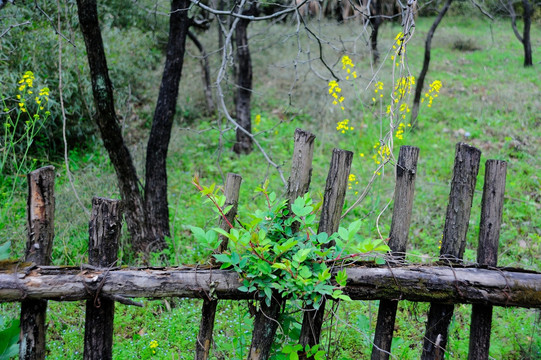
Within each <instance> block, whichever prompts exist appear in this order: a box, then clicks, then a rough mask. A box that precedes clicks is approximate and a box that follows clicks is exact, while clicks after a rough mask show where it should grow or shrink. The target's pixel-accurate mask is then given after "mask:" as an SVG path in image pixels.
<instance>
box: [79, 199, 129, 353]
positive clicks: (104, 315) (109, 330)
mask: <svg viewBox="0 0 541 360" xmlns="http://www.w3.org/2000/svg"><path fill="white" fill-rule="evenodd" d="M121 221H122V214H121V209H120V200H110V199H105V198H100V197H94V198H93V199H92V217H91V219H90V223H89V231H88V232H89V242H88V263H89V264H90V265H93V266H96V267H100V268H103V273H102V275H101V276H104V277H107V268H109V267H113V266H114V264H115V263H116V261H117V256H118V240H119V237H120V232H121V227H122V222H121ZM99 291H100V289H99V288H98V289H96V294H95V298H94V299H91V300H87V301H86V319H85V336H84V353H83V358H84V359H85V360H89V359H92V360H98V359H100V360H107V359H112V357H113V354H112V349H113V320H114V314H115V303H114V301H113V300H111V299H107V298H104V297H101V296H100V295H99Z"/></svg>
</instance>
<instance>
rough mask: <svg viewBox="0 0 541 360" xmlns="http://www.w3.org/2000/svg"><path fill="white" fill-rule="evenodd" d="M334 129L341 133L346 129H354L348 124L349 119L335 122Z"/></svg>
mask: <svg viewBox="0 0 541 360" xmlns="http://www.w3.org/2000/svg"><path fill="white" fill-rule="evenodd" d="M336 130H337V131H340V132H341V133H342V134H345V133H346V131H351V130H354V127H353V126H349V119H344V120H342V121H339V122H337V123H336Z"/></svg>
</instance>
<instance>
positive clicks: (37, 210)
mask: <svg viewBox="0 0 541 360" xmlns="http://www.w3.org/2000/svg"><path fill="white" fill-rule="evenodd" d="M54 175H55V172H54V167H53V166H46V167H43V168H41V169H38V170H36V171H33V172H31V173H30V174H28V177H27V178H28V203H27V216H28V220H27V222H28V238H27V242H26V254H25V259H26V261H29V262H33V263H35V264H37V265H49V264H50V262H51V251H52V247H53V238H54V209H55V201H54V200H55V199H54ZM46 314H47V300H25V301H22V303H21V334H20V347H19V357H20V359H26V360H29V359H44V358H45V317H46Z"/></svg>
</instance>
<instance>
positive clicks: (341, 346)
mask: <svg viewBox="0 0 541 360" xmlns="http://www.w3.org/2000/svg"><path fill="white" fill-rule="evenodd" d="M432 21H433V19H430V18H420V19H418V23H417V27H416V31H415V35H414V37H413V39H412V40H411V42H410V43H409V48H408V65H409V69H410V71H411V72H412V74H413V75H417V74H418V72H419V71H420V68H421V61H422V56H423V46H422V45H423V42H424V37H425V35H426V33H427V30H428V28H429V26H430V25H431V23H432ZM311 26H312V28H313V30H314V33H315V34H317V35H318V36H320V37H321V40H322V50H323V57H324V59H325V60H326V62H327V63H328V64H329V66H330V67H332V69H333V71H334V72H335V73H336V74H338V75H339V76H344V73H343V72H342V65H341V63H340V61H339V60H340V58H341V56H342V55H343V54H348V55H349V56H350V57H351V59H352V60H353V62H354V63H355V64H356V67H355V69H356V71H357V72H358V75H359V78H358V79H357V80H356V81H345V80H343V81H341V82H340V86H341V87H342V88H343V93H344V96H345V97H346V101H345V105H346V106H345V110H344V111H341V110H340V109H338V108H337V107H336V106H333V105H332V104H331V99H330V97H329V96H328V85H327V84H328V81H329V80H330V74H329V73H328V72H326V70H325V67H324V66H323V65H322V64H321V62H319V61H318V60H317V58H318V57H319V55H320V54H319V47H318V44H317V43H316V42H315V41H314V37H313V36H312V35H307V34H306V33H305V32H301V33H299V34H296V33H294V32H293V30H292V26H291V24H277V25H274V26H273V27H272V31H270V30H269V29H271V28H269V27H267V25H265V24H253V25H251V39H250V45H251V49H252V55H253V58H254V82H255V93H254V99H253V101H254V112H253V113H254V128H255V129H254V130H255V132H259V135H258V136H257V139H258V140H259V141H260V142H261V144H262V146H263V147H264V148H265V149H266V151H267V152H268V154H269V155H270V156H271V157H272V158H273V160H274V161H275V162H276V163H277V164H280V165H281V166H282V170H283V171H284V173H285V176H286V178H287V175H288V172H289V162H290V157H291V152H292V145H293V142H292V135H293V132H294V129H295V128H296V127H302V128H304V129H307V130H310V131H312V132H313V133H314V134H316V136H317V139H316V146H315V155H314V170H313V180H312V187H311V189H312V190H311V191H312V192H313V193H314V197H318V196H320V195H318V194H321V193H322V192H323V189H324V183H325V177H326V174H327V167H328V164H329V161H330V154H331V151H332V148H334V147H340V148H344V149H348V150H352V151H354V153H355V158H354V162H353V168H352V173H353V174H354V175H355V176H356V181H353V182H352V183H351V189H350V190H349V191H348V194H347V199H346V202H347V204H346V206H347V205H350V204H352V203H353V202H354V201H355V200H356V198H357V197H358V196H359V194H360V193H361V192H362V191H363V189H364V188H365V186H366V185H367V183H368V182H369V179H370V178H371V176H372V174H373V171H374V170H375V166H376V165H375V163H374V161H373V159H372V158H371V156H372V154H373V153H374V148H373V145H374V143H375V142H377V141H378V139H379V138H380V137H381V134H382V132H383V131H384V130H385V129H387V128H388V124H387V121H386V120H383V117H382V116H381V112H383V113H384V112H385V111H384V107H383V108H380V107H379V106H373V105H372V100H371V98H372V97H373V96H374V91H373V82H374V81H382V82H383V83H384V94H385V98H384V100H385V99H387V97H388V96H389V91H390V90H389V89H390V87H391V84H392V82H393V81H392V77H391V73H392V71H391V69H392V64H391V62H390V60H389V58H388V57H387V58H386V60H385V61H384V62H383V65H382V67H381V69H379V71H378V68H377V67H375V66H374V65H373V64H371V63H370V55H369V53H368V52H367V50H366V47H365V43H366V41H367V34H365V33H362V32H361V36H359V30H360V25H358V24H357V25H352V24H349V25H347V26H337V25H336V24H334V23H326V22H325V23H317V22H312V23H311ZM399 31H400V28H399V27H398V25H396V24H394V25H393V24H387V25H385V26H384V27H383V28H382V33H381V37H380V39H381V41H380V49H381V51H382V58H385V57H386V56H388V55H389V54H388V53H387V50H388V49H390V48H391V45H392V41H393V39H394V37H395V36H396V34H397V33H398V32H399ZM269 33H271V34H272V36H269ZM211 36H212V37H211ZM532 39H533V40H532V41H533V44H532V45H533V48H534V60H535V59H536V58H539V57H540V56H541V55H540V54H539V49H541V28H540V27H539V26H534V27H533V28H532ZM202 40H203V42H204V43H205V44H207V46H208V47H209V48H208V49H207V51H209V50H210V49H212V47H211V44H212V43H213V41H214V32H213V33H212V34H211V35H207V36H204V37H203V38H202ZM299 44H300V45H301V48H300V50H299ZM189 51H190V54H197V51H196V49H195V48H194V47H193V46H191V44H189ZM217 57H218V56H217V55H215V56H214V57H213V58H212V60H213V69H216V63H217ZM269 59H271V60H269ZM275 59H278V60H275ZM522 61H523V58H522V48H521V46H520V43H519V42H518V41H517V40H516V38H515V37H514V35H513V33H512V31H511V28H510V24H509V23H508V22H504V21H496V22H494V23H491V22H489V21H487V20H485V19H483V18H475V17H468V18H462V17H461V18H448V19H445V20H444V21H443V22H442V24H441V25H440V27H439V28H438V30H437V33H436V36H435V38H434V41H433V51H432V62H431V68H430V72H429V74H428V78H427V82H428V83H430V82H432V81H433V80H436V79H438V80H441V81H442V83H443V88H442V90H441V93H440V96H439V97H438V98H437V99H436V100H435V101H434V104H433V107H432V108H427V107H426V106H425V107H423V108H422V109H421V115H420V117H419V120H418V122H417V123H416V127H415V130H414V131H412V130H409V128H407V129H406V133H405V136H404V139H402V140H399V139H395V149H394V152H395V155H397V154H398V147H399V145H403V144H408V145H414V146H418V147H419V148H420V149H421V151H420V158H419V164H418V174H417V182H416V198H415V203H414V214H413V220H412V221H413V223H412V227H411V232H410V247H409V248H408V253H409V259H410V260H411V261H414V262H428V261H431V260H433V259H434V258H435V257H437V256H438V254H439V251H438V241H439V240H440V239H441V233H442V229H443V222H444V218H445V211H446V205H447V197H448V194H449V182H450V179H451V176H452V164H453V160H454V147H455V144H456V143H457V142H459V141H464V142H468V143H470V144H472V145H474V146H476V147H478V148H479V149H480V150H482V152H483V155H482V165H481V169H480V172H479V174H480V175H479V177H478V182H477V190H478V191H477V193H476V196H475V198H474V205H473V208H472V216H471V221H470V229H469V232H468V239H467V249H466V253H465V259H466V260H468V261H472V262H473V261H475V259H476V244H477V237H478V232H479V227H478V223H479V209H480V201H481V191H482V184H483V174H484V162H485V160H486V159H492V158H496V159H502V160H505V161H507V163H508V173H507V182H506V198H505V205H504V206H505V207H504V215H503V224H502V232H501V237H500V249H499V254H500V255H499V264H500V265H504V266H516V267H523V268H528V269H533V270H537V271H541V219H540V218H539V216H538V212H539V210H540V209H541V193H540V191H539V189H540V187H541V186H540V181H541V180H540V178H539V177H540V174H541V160H540V158H539V156H538V154H539V152H540V151H541V140H540V139H541V130H540V124H541V117H540V115H539V109H541V96H540V95H541V94H540V88H541V77H540V76H539V72H538V71H539V70H538V67H539V65H537V66H535V67H534V68H530V69H525V68H523V67H522ZM112 66H114V64H113V65H112ZM154 75H156V76H154V77H153V76H149V78H154V80H153V81H154V82H152V81H149V83H148V84H147V86H148V88H147V89H146V91H147V95H148V97H149V98H151V97H152V96H151V95H152V94H154V93H155V92H156V91H157V84H158V82H159V75H157V74H154ZM318 75H321V76H322V77H323V79H321V78H320V77H318ZM147 76H148V75H147ZM183 76H184V77H183V81H182V85H181V86H182V88H181V99H180V101H179V113H181V114H182V116H181V117H179V119H178V121H177V123H176V125H175V127H174V130H173V135H172V140H171V146H170V156H169V158H168V165H169V169H168V171H169V185H170V196H169V200H170V209H171V212H170V213H171V223H172V229H173V234H172V237H171V251H170V253H169V258H170V261H171V263H196V262H204V261H205V259H203V258H202V257H201V254H203V253H204V249H202V248H201V247H200V246H198V245H197V244H196V243H194V241H193V239H192V238H191V236H190V233H189V231H188V230H187V226H188V225H198V226H204V225H212V224H214V223H215V219H213V218H212V216H213V215H212V212H211V211H210V209H209V208H208V205H207V204H203V202H202V200H201V198H200V196H199V195H198V194H197V193H196V191H195V189H194V188H193V186H192V185H191V184H190V179H191V177H192V176H193V174H194V173H198V174H199V176H200V178H201V179H202V182H203V183H206V184H210V183H212V182H217V183H221V182H222V178H223V174H225V173H227V172H229V171H232V172H236V173H239V174H241V175H242V176H243V178H244V182H243V187H242V193H241V204H242V207H243V209H242V210H241V214H242V213H243V212H244V213H247V212H249V211H252V210H253V208H254V207H256V206H257V204H258V202H259V200H260V199H258V198H257V197H254V195H253V189H254V188H255V187H256V186H257V185H258V184H261V183H263V182H264V181H265V180H266V179H267V178H268V179H269V180H270V183H271V185H270V186H271V188H273V189H275V190H276V191H277V192H281V191H282V189H283V185H282V183H281V181H280V178H279V176H278V174H277V172H276V171H275V170H274V169H273V168H272V167H269V166H268V165H267V163H266V162H265V160H264V158H263V156H262V154H261V153H259V152H257V151H255V152H254V153H252V154H250V155H249V156H246V157H241V158H238V157H236V156H234V155H233V154H232V153H231V152H230V149H231V147H232V144H233V141H234V132H233V131H232V130H231V129H227V127H228V125H227V124H225V123H223V122H220V121H217V119H215V118H208V117H205V116H204V111H203V110H202V109H203V106H204V101H203V99H202V94H201V93H200V91H199V89H198V87H197V86H196V87H194V86H193V84H199V83H200V76H199V70H198V61H197V59H196V58H193V57H189V58H188V59H187V64H186V70H185V71H184V74H183ZM292 79H295V81H292ZM225 91H226V94H227V93H229V92H230V91H231V85H230V84H229V83H227V84H226V86H225ZM382 105H384V104H383V103H382ZM149 108H151V106H150V107H149ZM141 109H142V110H141V111H142V114H141V115H140V121H141V123H138V124H137V126H135V125H134V126H132V127H131V128H130V129H128V130H129V131H130V133H131V132H136V133H141V129H143V130H145V127H144V124H142V122H144V121H145V119H148V116H149V115H148V113H149V112H150V109H146V110H145V108H144V107H142V108H141ZM382 109H383V111H381V110H382ZM256 115H260V117H256ZM256 118H257V119H260V121H259V122H258V121H257V120H256ZM345 118H348V119H350V125H351V126H353V127H354V130H353V131H348V132H346V133H344V134H342V133H341V132H338V131H336V126H337V122H339V121H342V120H344V119H345ZM382 129H383V130H382ZM137 139H144V135H139V136H133V140H132V144H131V147H132V149H133V151H134V154H136V155H135V160H136V162H137V164H139V166H141V164H143V163H144V162H143V161H142V159H143V157H142V153H143V152H142V149H143V148H144V142H142V141H139V140H137ZM220 144H223V145H222V146H220ZM361 154H363V155H364V156H361ZM71 161H72V170H73V171H74V174H75V186H76V188H77V191H78V192H79V196H80V197H81V198H82V199H83V201H84V203H85V205H86V206H88V204H89V202H90V198H91V197H92V196H94V195H99V196H110V197H116V196H118V193H117V191H116V188H115V180H114V174H113V171H112V168H111V167H110V166H109V165H108V164H107V157H106V155H105V154H104V152H103V150H102V149H101V148H100V147H99V146H97V147H96V148H95V149H93V150H92V151H89V152H82V151H81V152H72V153H71ZM55 165H56V166H57V169H58V172H59V177H58V181H57V185H56V199H57V201H56V203H57V213H56V214H57V215H56V219H55V222H56V238H55V247H54V250H53V261H54V262H55V263H56V264H80V263H81V262H84V261H85V260H86V251H87V245H86V243H87V235H86V234H87V221H88V219H87V217H86V215H85V214H84V212H83V211H82V209H81V208H80V206H79V205H78V203H77V202H76V200H75V198H74V196H73V193H72V190H71V188H70V186H69V183H68V181H67V179H66V177H65V171H64V170H63V166H62V164H55ZM393 178H394V174H393V170H392V166H391V165H390V164H389V166H387V167H386V168H385V171H384V172H383V174H382V175H381V176H377V177H376V181H375V182H374V183H373V185H372V188H371V190H370V191H369V193H368V196H367V197H366V199H365V200H364V201H363V202H362V203H361V205H360V206H359V207H357V208H355V209H354V210H353V211H351V212H350V213H349V215H348V216H347V217H346V219H345V220H344V221H346V222H348V221H351V220H353V219H355V218H359V217H362V218H365V219H366V221H365V223H364V224H365V226H364V227H363V230H362V231H363V235H365V236H370V237H377V236H378V229H379V231H380V232H381V234H382V235H383V236H385V237H386V236H387V234H388V231H389V226H390V214H391V213H392V211H391V209H387V210H386V211H383V210H384V209H385V207H386V205H387V203H388V202H389V201H390V199H391V198H392V191H393V186H394V183H393ZM24 196H25V195H24V191H23V190H22V189H21V192H20V194H18V195H17V197H16V198H15V200H14V202H13V204H12V205H11V207H10V209H8V212H7V213H6V215H5V218H4V219H2V223H3V224H4V225H3V228H2V235H1V238H2V240H4V239H8V240H12V242H13V250H12V252H13V255H14V256H15V257H20V256H21V254H22V253H23V252H22V249H23V246H24V239H25V229H24V225H23V224H24V218H25V217H24V202H25V199H24ZM382 211H383V212H382ZM380 214H381V216H380V218H379V221H376V220H377V218H378V216H379V215H380ZM376 224H378V225H377V226H376ZM123 241H126V240H125V239H124V240H123ZM121 257H122V261H123V263H124V264H127V263H133V261H134V259H132V258H131V257H130V256H129V254H125V253H122V254H121ZM144 303H145V308H144V309H138V308H129V307H126V306H124V305H118V306H117V312H116V317H115V326H116V329H117V331H116V334H115V341H114V344H115V345H114V353H115V358H117V359H137V358H143V359H147V358H156V359H188V358H193V349H194V347H195V336H196V334H197V331H198V324H199V314H198V313H199V309H200V302H199V301H195V300H181V299H168V301H167V302H165V301H144ZM2 307H3V310H5V311H6V313H7V314H11V315H13V316H16V314H17V311H18V308H17V306H15V305H2ZM50 307H51V310H50V312H49V319H48V326H49V328H48V339H49V340H48V348H49V351H50V352H49V355H48V358H50V359H80V358H82V331H81V329H82V327H83V326H84V325H83V324H84V310H83V304H81V303H51V305H50ZM456 308H457V311H456V313H455V316H454V318H453V322H452V324H451V337H450V343H449V347H448V350H449V352H448V358H449V359H464V358H466V354H467V348H468V330H469V325H468V324H469V316H470V306H467V305H459V306H457V307H456ZM427 309H428V306H427V304H414V303H409V302H401V305H400V308H399V315H398V321H397V325H396V332H395V340H394V342H393V355H395V356H396V358H398V359H401V358H414V357H418V356H419V354H420V350H421V346H422V336H423V333H424V322H425V320H426V312H427ZM376 314H377V302H355V303H351V304H342V305H341V306H340V309H339V310H338V311H336V312H335V315H336V317H335V318H334V320H333V322H332V323H330V322H329V325H328V327H327V328H326V331H325V337H326V342H327V343H328V344H329V354H330V358H332V359H365V358H369V351H370V350H369V349H370V344H371V341H372V340H371V339H372V336H373V330H374V326H375V317H376ZM494 314H495V315H494V320H493V334H492V344H491V357H492V358H494V359H536V358H540V357H541V336H540V335H539V334H540V333H541V331H540V328H541V325H540V321H541V320H540V313H539V311H536V310H526V309H511V308H509V309H508V308H496V309H495V312H494ZM291 316H292V319H296V318H297V319H298V317H299V314H298V313H294V314H292V315H291ZM251 324H252V319H251V318H250V317H249V316H248V315H247V312H246V304H244V303H234V302H223V303H221V305H220V315H219V316H218V319H217V329H216V332H215V334H216V337H215V342H216V344H215V349H214V351H213V359H242V358H244V357H245V356H246V346H247V345H249V341H250V330H251ZM291 324H292V325H291V326H292V329H295V326H297V325H295V322H294V321H293V322H292V323H291ZM329 334H330V335H329ZM510 334H514V335H515V336H509V335H510ZM331 335H332V336H331ZM232 339H233V340H232ZM153 340H155V341H157V342H158V347H157V348H153V349H151V348H150V342H151V341H153ZM284 341H287V340H284ZM153 351H155V353H154V352H153Z"/></svg>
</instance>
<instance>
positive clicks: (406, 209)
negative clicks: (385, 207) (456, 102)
mask: <svg viewBox="0 0 541 360" xmlns="http://www.w3.org/2000/svg"><path fill="white" fill-rule="evenodd" d="M418 157H419V148H417V147H413V146H401V147H400V153H399V155H398V163H397V164H396V184H395V190H394V200H393V218H392V222H391V233H390V235H389V243H388V245H389V247H390V248H391V252H392V254H391V259H390V261H389V262H390V263H391V264H393V263H395V262H397V261H403V260H404V258H405V256H406V246H407V243H408V233H409V228H410V224H411V213H412V208H413V197H414V193H415V177H416V175H417V158H418ZM397 308H398V301H394V300H381V301H380V303H379V310H378V321H377V324H376V332H375V334H374V345H373V347H372V357H371V359H372V360H387V359H388V358H389V354H390V351H391V344H392V340H393V332H394V323H395V319H396V310H397Z"/></svg>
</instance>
